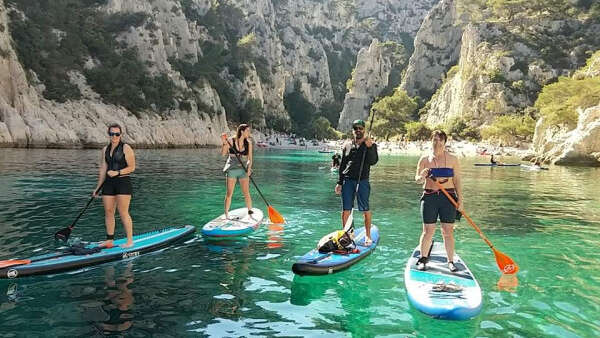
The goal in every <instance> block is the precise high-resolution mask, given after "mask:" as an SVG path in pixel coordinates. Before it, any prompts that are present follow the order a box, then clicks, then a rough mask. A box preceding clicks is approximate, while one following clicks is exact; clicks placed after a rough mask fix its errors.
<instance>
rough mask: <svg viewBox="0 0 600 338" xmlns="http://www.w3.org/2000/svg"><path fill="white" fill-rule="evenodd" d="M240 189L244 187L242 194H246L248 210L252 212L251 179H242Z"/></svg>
mask: <svg viewBox="0 0 600 338" xmlns="http://www.w3.org/2000/svg"><path fill="white" fill-rule="evenodd" d="M240 187H242V193H243V194H244V200H245V201H246V208H248V210H252V198H251V197H250V179H249V178H248V177H246V178H240Z"/></svg>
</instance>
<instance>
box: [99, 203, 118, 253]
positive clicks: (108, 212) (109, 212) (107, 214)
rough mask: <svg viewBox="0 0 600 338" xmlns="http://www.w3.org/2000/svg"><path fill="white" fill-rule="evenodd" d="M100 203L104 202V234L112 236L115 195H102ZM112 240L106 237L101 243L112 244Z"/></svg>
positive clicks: (113, 232)
mask: <svg viewBox="0 0 600 338" xmlns="http://www.w3.org/2000/svg"><path fill="white" fill-rule="evenodd" d="M102 204H104V224H105V225H106V234H107V235H109V236H111V235H112V236H114V234H115V208H116V205H117V196H115V195H102ZM112 243H113V240H112V239H107V240H106V241H105V242H104V243H102V245H106V246H112Z"/></svg>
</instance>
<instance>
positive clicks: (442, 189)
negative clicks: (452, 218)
mask: <svg viewBox="0 0 600 338" xmlns="http://www.w3.org/2000/svg"><path fill="white" fill-rule="evenodd" d="M433 181H434V182H435V184H436V185H437V186H438V188H440V190H441V191H442V192H443V193H444V195H446V197H447V198H448V200H449V201H450V202H451V203H452V204H453V205H454V207H455V208H456V210H458V211H459V212H460V213H461V214H462V215H463V216H464V217H465V218H466V219H467V221H468V222H469V224H471V226H472V227H473V228H474V229H475V231H477V233H478V234H479V236H481V238H482V239H483V240H484V241H485V242H486V243H487V245H489V246H490V248H492V249H494V245H493V244H492V242H490V240H489V239H487V237H485V235H484V234H483V232H481V229H479V227H478V226H477V225H476V224H475V222H473V220H472V219H471V217H469V215H467V213H466V212H464V211H463V210H459V209H458V203H456V201H455V200H454V198H452V196H450V194H449V193H448V192H447V191H446V189H444V187H443V186H442V185H441V184H440V182H438V181H437V180H435V179H434V180H433Z"/></svg>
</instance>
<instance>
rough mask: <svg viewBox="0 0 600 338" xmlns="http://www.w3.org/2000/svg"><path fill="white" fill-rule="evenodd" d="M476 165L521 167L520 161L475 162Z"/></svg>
mask: <svg viewBox="0 0 600 338" xmlns="http://www.w3.org/2000/svg"><path fill="white" fill-rule="evenodd" d="M475 166H476V167H519V166H521V164H520V163H496V164H492V163H475Z"/></svg>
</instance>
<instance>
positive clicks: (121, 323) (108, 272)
mask: <svg viewBox="0 0 600 338" xmlns="http://www.w3.org/2000/svg"><path fill="white" fill-rule="evenodd" d="M133 281H134V274H133V263H132V262H131V261H130V262H128V263H127V267H126V268H125V269H123V272H122V274H121V275H120V276H115V268H114V266H108V267H106V268H105V269H104V282H105V283H106V295H105V296H104V300H103V302H104V305H103V306H102V310H103V311H104V313H105V314H106V315H107V318H108V319H107V320H105V321H102V322H101V323H98V325H99V327H100V328H101V329H102V330H103V331H104V332H105V333H110V332H124V331H127V330H128V329H129V328H130V327H131V325H132V324H133V312H132V309H131V308H132V307H133V305H134V304H133V303H134V298H133V292H132V291H131V289H130V288H129V285H130V284H132V283H133Z"/></svg>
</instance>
